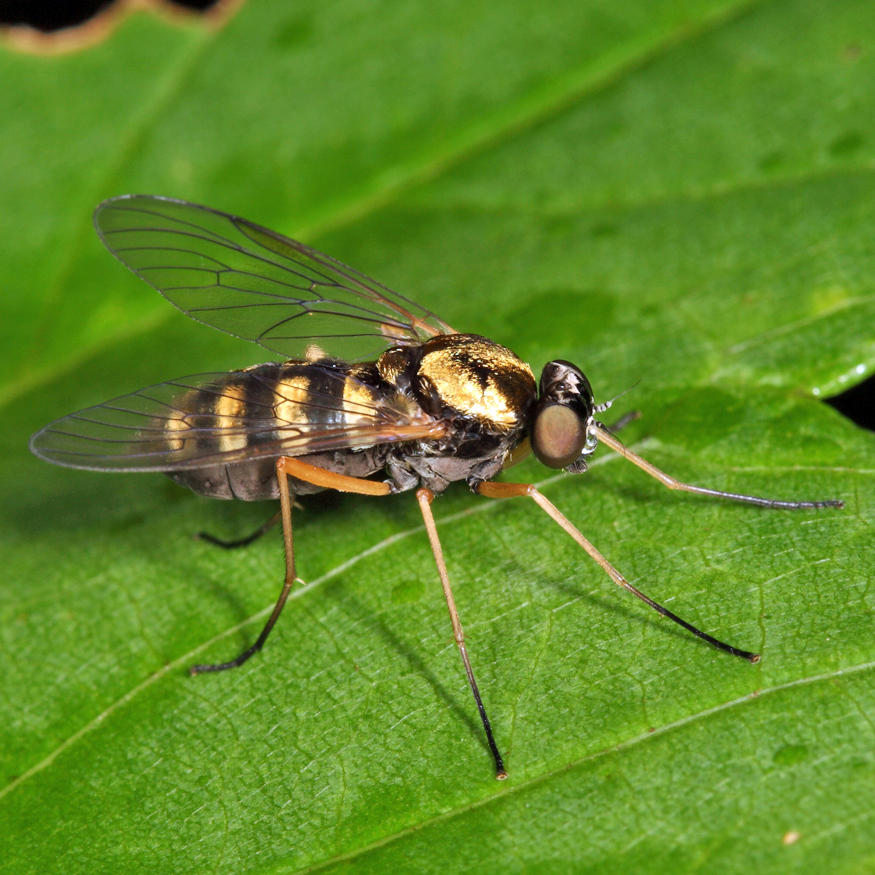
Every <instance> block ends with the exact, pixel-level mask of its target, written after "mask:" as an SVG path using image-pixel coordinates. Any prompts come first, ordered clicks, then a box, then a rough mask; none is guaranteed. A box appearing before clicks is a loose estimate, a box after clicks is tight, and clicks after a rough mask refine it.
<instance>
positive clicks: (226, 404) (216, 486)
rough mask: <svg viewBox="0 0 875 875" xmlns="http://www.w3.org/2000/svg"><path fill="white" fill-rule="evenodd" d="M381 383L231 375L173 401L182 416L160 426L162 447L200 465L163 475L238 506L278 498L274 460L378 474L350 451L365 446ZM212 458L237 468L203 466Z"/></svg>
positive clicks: (284, 370)
mask: <svg viewBox="0 0 875 875" xmlns="http://www.w3.org/2000/svg"><path fill="white" fill-rule="evenodd" d="M372 372H373V373H372ZM380 383H381V381H380V380H379V377H378V376H376V372H375V371H374V370H373V369H372V368H369V366H343V365H334V364H331V365H328V364H316V363H310V362H286V363H284V364H263V365H256V366H254V367H252V368H248V369H246V370H243V371H234V372H231V373H229V374H227V375H225V376H223V377H221V378H220V379H217V380H215V381H214V382H212V383H209V384H207V385H205V386H202V387H199V388H197V389H194V390H191V391H189V392H188V393H186V394H185V395H183V396H182V397H181V398H180V399H179V400H178V402H177V404H178V407H179V409H180V413H184V415H183V416H181V417H179V418H175V419H171V420H168V421H167V422H166V423H165V425H164V436H165V441H166V444H167V447H168V449H170V450H172V451H173V452H174V454H175V455H177V456H179V457H180V458H181V459H183V460H184V459H185V458H186V457H188V458H189V459H192V460H194V459H197V460H203V462H205V463H207V464H205V465H203V466H200V465H199V466H198V467H182V468H181V469H180V470H176V471H168V472H167V473H168V475H169V476H170V477H171V478H172V479H173V480H175V481H176V482H177V483H180V484H182V485H183V486H187V487H188V488H189V489H192V490H193V491H194V492H196V493H198V494H199V495H205V496H209V497H211V498H227V499H231V498H238V499H242V500H244V501H261V500H266V499H275V498H278V496H279V492H278V488H277V482H276V473H275V467H274V465H275V462H276V459H277V458H278V457H279V456H318V463H319V464H320V466H321V467H326V468H329V469H330V470H337V471H341V472H345V471H350V472H351V471H352V470H355V472H356V474H355V476H367V475H368V474H371V473H373V472H374V471H375V470H377V469H379V467H380V464H379V463H378V462H376V461H374V460H375V459H376V455H377V454H375V453H373V452H366V453H362V452H356V453H353V452H352V449H353V447H355V448H356V449H364V448H366V447H367V446H368V444H367V434H368V432H369V431H370V430H371V429H372V428H373V424H374V422H375V419H376V414H377V413H378V411H379V409H380V404H381V403H382V402H384V401H385V395H386V388H384V387H383V386H381V385H380ZM326 449H330V450H331V452H329V453H326V452H325V450H326ZM213 456H215V457H219V456H222V457H224V458H232V459H233V458H235V457H236V458H239V461H228V462H222V463H219V464H215V465H210V464H208V461H209V459H210V457H213ZM183 464H184V462H183ZM292 485H293V488H294V491H296V492H299V493H300V492H306V491H315V490H314V487H312V486H310V487H308V486H306V485H305V484H297V483H293V484H292Z"/></svg>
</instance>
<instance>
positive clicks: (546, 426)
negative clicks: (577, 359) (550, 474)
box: [530, 359, 603, 474]
mask: <svg viewBox="0 0 875 875" xmlns="http://www.w3.org/2000/svg"><path fill="white" fill-rule="evenodd" d="M602 409H603V408H602V407H601V406H600V405H596V404H594V403H593V396H592V387H591V386H590V384H589V380H587V378H586V375H585V374H584V373H583V371H581V370H580V368H578V367H577V366H576V365H573V364H571V362H566V361H562V360H561V359H557V360H556V361H552V362H548V363H547V364H546V365H544V370H543V371H541V383H540V389H539V392H538V401H537V403H536V404H535V407H534V410H533V412H532V416H531V429H530V436H531V442H532V451H533V452H534V454H535V456H536V457H537V458H538V461H540V462H541V464H543V465H546V466H547V467H548V468H564V469H565V470H566V471H569V472H571V473H573V474H576V473H578V472H580V471H585V470H586V457H587V456H589V455H590V454H592V453H593V452H594V451H595V448H596V446H597V444H598V440H597V438H596V436H595V434H594V433H593V432H592V426H593V425H594V423H595V419H594V418H593V414H594V413H596V412H601V410H602Z"/></svg>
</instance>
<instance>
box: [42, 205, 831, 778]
mask: <svg viewBox="0 0 875 875" xmlns="http://www.w3.org/2000/svg"><path fill="white" fill-rule="evenodd" d="M94 224H95V227H96V229H97V233H98V234H99V236H100V238H101V240H102V241H103V243H104V244H105V245H106V247H107V249H109V251H110V252H111V253H112V254H113V255H115V257H116V258H118V259H119V261H121V262H122V263H123V264H124V265H126V266H127V267H128V268H130V269H131V270H132V271H133V272H134V273H135V274H137V276H139V277H141V278H142V279H144V280H145V281H146V282H147V283H149V284H150V285H152V286H154V287H155V288H156V289H158V291H159V292H161V294H162V295H164V297H165V298H167V299H168V300H169V301H170V302H171V303H172V304H174V305H175V306H176V307H178V308H179V309H180V310H182V312H183V313H185V314H186V315H187V316H190V317H191V318H192V319H196V320H197V321H199V322H203V323H205V324H206V325H211V326H213V327H214V328H218V329H219V330H221V331H225V332H227V333H229V334H233V335H236V336H237V337H243V338H246V339H247V340H252V341H254V342H255V343H258V344H260V345H261V346H262V347H264V348H265V349H267V350H270V351H271V352H273V353H277V354H279V355H280V356H281V357H282V361H280V362H270V363H266V364H261V365H255V366H253V367H250V368H245V369H244V370H239V371H231V372H230V373H213V374H198V375H196V376H193V377H184V378H182V379H178V380H170V381H168V382H166V383H159V384H158V385H155V386H150V387H148V388H145V389H140V390H139V391H137V392H133V393H131V394H129V395H122V396H120V397H118V398H115V399H113V400H111V401H107V402H106V403H104V404H99V405H97V406H96V407H89V408H87V409H85V410H81V411H79V412H78V413H72V414H70V415H69V416H65V417H63V418H62V419H58V420H56V421H54V422H52V423H50V424H49V425H47V426H46V427H45V428H43V429H42V430H41V431H39V432H37V433H36V434H35V435H34V436H33V437H32V438H31V442H30V448H31V450H32V451H33V452H34V453H35V454H36V455H37V456H39V457H40V458H42V459H45V460H46V461H48V462H53V463H55V464H58V465H66V466H68V467H71V468H85V469H90V470H95V471H153V472H163V473H165V474H167V475H168V476H170V477H171V478H172V479H173V480H175V481H176V482H177V483H180V484H182V485H183V486H187V487H188V488H189V489H192V490H193V491H194V492H196V493H198V494H199V495H205V496H209V497H212V498H225V499H231V498H238V499H242V500H244V501H259V500H263V499H277V498H278V499H279V501H280V511H279V518H280V519H281V521H282V529H283V541H284V546H285V565H286V569H285V579H284V582H283V586H282V589H281V591H280V594H279V597H278V599H277V601H276V605H275V607H274V609H273V612H272V613H271V615H270V618H269V619H268V621H267V623H266V624H265V626H264V628H263V629H262V631H261V634H260V635H259V636H258V638H257V639H256V641H255V642H254V643H253V644H252V645H251V646H250V647H248V648H247V649H246V650H244V651H243V652H242V653H240V654H239V655H238V656H236V657H235V658H234V659H231V660H229V661H228V662H222V663H217V664H210V665H195V666H192V667H191V669H190V672H191V673H192V674H200V673H203V672H215V671H223V670H225V669H230V668H235V667H237V666H239V665H242V664H243V663H244V662H246V660H248V659H249V658H250V657H251V656H252V655H253V654H254V653H256V652H258V651H259V650H260V649H261V648H262V646H263V645H264V642H265V641H266V640H267V637H268V635H269V634H270V631H271V629H272V628H273V626H274V624H275V623H276V621H277V619H278V618H279V615H280V613H281V612H282V609H283V606H284V605H285V602H286V599H287V598H288V595H289V592H290V591H291V588H292V586H293V584H294V581H295V580H296V574H295V558H294V549H293V541H292V497H293V496H294V495H301V494H307V493H312V492H318V491H320V490H323V489H334V490H338V491H340V492H354V493H360V494H363V495H374V496H380V495H391V494H393V493H396V492H406V491H409V490H415V495H416V500H417V503H418V505H419V509H420V512H421V513H422V518H423V521H424V523H425V530H426V532H427V534H428V539H429V542H430V544H431V549H432V552H433V554H434V559H435V563H436V565H437V570H438V575H439V577H440V581H441V585H442V587H443V592H444V597H445V598H446V602H447V607H448V609H449V613H450V620H451V623H452V627H453V636H454V639H455V642H456V646H457V647H458V650H459V654H460V656H461V658H462V663H463V665H464V668H465V674H466V675H467V678H468V683H469V685H470V687H471V692H472V693H473V696H474V701H475V703H476V706H477V710H478V712H479V714H480V720H481V722H482V723H483V729H484V731H485V734H486V741H487V744H488V745H489V749H490V751H491V753H492V757H493V760H494V762H495V773H496V777H497V778H499V779H503V778H505V777H507V772H506V771H505V766H504V761H503V759H502V756H501V753H500V751H499V748H498V745H497V743H496V741H495V738H494V735H493V732H492V727H491V725H490V722H489V718H488V717H487V715H486V710H485V708H484V707H483V702H482V700H481V698H480V693H479V691H478V689H477V682H476V681H475V679H474V672H473V670H472V668H471V661H470V659H469V657H468V652H467V649H466V647H465V639H464V635H463V633H462V624H461V622H460V620H459V614H458V611H457V610H456V604H455V600H454V598H453V593H452V589H451V588H450V581H449V577H448V575H447V569H446V564H445V562H444V557H443V551H442V549H441V544H440V540H439V538H438V533H437V528H436V527H435V522H434V517H433V516H432V511H431V503H432V501H433V499H434V497H435V496H436V495H438V494H440V493H441V492H443V491H444V490H445V489H446V488H447V486H448V485H449V484H450V483H453V482H455V481H458V480H462V481H464V482H465V483H467V485H468V487H469V488H470V489H471V490H472V491H473V492H475V493H477V494H479V495H482V496H485V497H487V498H514V497H528V498H531V499H532V500H533V501H534V502H535V503H536V504H537V505H538V506H539V507H540V508H541V509H542V510H543V511H544V512H545V513H546V514H547V515H548V516H549V517H550V518H551V519H552V520H553V521H554V522H555V523H557V524H558V525H559V526H560V527H561V528H562V529H563V530H564V531H565V532H566V533H567V534H568V535H570V536H571V537H572V538H573V539H574V540H575V541H576V542H577V543H578V544H579V545H580V546H581V547H582V548H583V549H584V550H585V551H586V552H587V553H588V554H589V556H590V557H591V558H592V559H594V560H595V561H596V562H597V563H598V564H599V565H600V566H601V567H602V568H603V569H604V570H605V572H607V574H608V575H609V576H610V578H611V579H612V580H613V581H614V583H616V584H617V585H618V586H620V587H622V588H623V589H625V590H627V591H629V592H630V593H632V595H634V596H636V597H637V598H639V599H641V600H642V601H643V602H645V603H646V604H648V605H649V606H650V607H651V608H653V609H654V610H655V611H657V612H658V613H660V614H662V615H663V616H665V617H668V618H669V619H670V620H673V621H674V622H675V623H677V624H679V625H680V626H683V628H684V629H687V630H688V631H689V632H692V633H693V634H694V635H696V636H698V637H699V638H701V639H703V640H705V641H707V642H708V643H709V644H712V645H713V646H714V647H716V648H718V649H720V650H722V651H725V652H726V653H730V654H732V655H733V656H738V657H741V658H742V659H746V660H748V661H749V662H757V661H758V660H759V656H758V655H757V654H755V653H751V652H749V651H746V650H740V649H738V648H736V647H733V646H732V645H730V644H726V643H724V642H723V641H719V640H717V639H716V638H714V637H712V636H711V635H709V634H708V633H706V632H703V631H701V630H699V629H697V628H696V627H695V626H692V625H691V624H690V623H688V622H686V621H685V620H683V619H681V618H680V617H678V616H677V615H675V614H673V613H672V612H671V611H669V610H668V609H667V608H665V607H663V606H662V605H660V604H658V603H657V602H655V601H653V600H652V599H651V598H649V597H648V596H646V595H645V594H644V593H643V592H641V591H640V590H638V589H637V588H636V587H634V586H633V585H632V584H631V583H629V581H628V580H626V578H625V577H623V575H622V574H620V572H619V571H617V569H616V568H614V567H613V565H611V563H610V562H609V561H608V560H607V559H606V558H605V557H604V556H603V555H602V554H601V553H600V552H599V551H598V550H597V549H596V548H595V547H594V546H593V545H592V544H591V543H590V542H589V540H587V539H586V538H585V537H584V536H583V535H582V534H581V532H580V531H578V529H577V528H576V527H575V526H574V525H573V524H572V523H571V522H570V521H569V520H568V519H567V518H566V517H565V516H563V514H562V513H560V511H559V510H558V509H557V508H556V507H555V506H554V505H553V504H552V503H551V502H550V501H549V500H548V499H547V498H545V497H544V496H543V495H542V494H541V493H540V492H539V491H538V490H537V489H536V488H535V487H534V486H533V485H532V484H528V483H507V482H497V481H495V480H494V479H493V478H494V477H495V476H496V475H497V474H499V472H501V470H502V469H503V468H505V467H508V466H509V465H510V464H511V463H512V462H515V461H517V460H518V459H519V458H520V457H521V456H523V455H526V454H527V453H528V452H529V451H531V452H533V453H534V455H535V456H536V457H537V458H538V460H539V461H540V462H542V463H543V464H544V465H546V466H547V467H548V468H553V469H564V470H566V471H568V472H571V473H580V472H582V471H585V470H586V466H587V459H588V458H589V456H591V455H592V453H593V452H594V451H595V449H596V447H597V446H598V444H599V443H602V444H605V445H606V446H607V447H609V448H610V449H612V450H614V451H615V452H617V453H619V454H620V455H621V456H623V457H624V458H626V459H628V460H629V461H630V462H632V463H633V464H634V465H637V466H638V467H639V468H641V469H642V470H643V471H645V472H646V473H647V474H649V475H650V476H652V477H655V478H656V479H657V480H659V481H660V482H661V483H662V484H664V485H665V486H667V487H668V488H669V489H676V490H682V491H684V492H693V493H697V494H700V495H710V496H716V497H718V498H726V499H731V500H733V501H741V502H746V503H748V504H755V505H760V506H761V507H768V508H789V509H800V508H820V507H842V506H843V503H842V502H841V501H835V500H829V501H779V500H775V499H769V498H758V497H756V496H752V495H741V494H737V493H732V492H721V491H718V490H715V489H706V488H704V487H701V486H693V485H691V484H688V483H682V482H680V481H679V480H676V479H675V478H674V477H671V476H670V475H668V474H666V473H664V472H663V471H661V470H659V469H658V468H656V467H655V466H654V465H652V464H650V463H649V462H647V461H646V460H645V459H643V458H641V457H640V456H638V455H637V454H636V453H633V452H632V451H631V450H629V449H627V448H626V447H624V446H623V445H622V444H621V443H620V441H618V440H617V438H616V437H615V436H614V435H613V433H612V432H611V431H610V430H609V429H608V428H607V427H606V426H605V425H604V424H603V423H602V422H600V421H599V419H598V418H597V416H598V415H599V414H601V413H603V412H604V411H605V410H606V409H607V407H608V406H609V405H608V404H601V405H599V404H595V403H594V397H593V392H592V388H591V387H590V384H589V381H588V380H587V378H586V376H585V375H584V374H583V372H582V371H581V370H580V368H578V367H577V366H576V365H573V364H572V363H570V362H567V361H563V360H561V359H557V360H555V361H551V362H549V363H548V364H547V365H546V366H545V367H544V369H543V371H542V372H541V375H540V380H539V381H538V382H537V383H536V381H535V377H534V374H533V373H532V370H531V368H530V367H529V365H527V364H526V363H525V362H523V361H522V360H521V359H519V358H518V357H517V356H516V355H515V354H514V353H513V352H511V350H509V349H507V348H506V347H504V346H501V345H500V344H498V343H495V342H493V341H491V340H488V339H487V338H485V337H481V336H479V335H476V334H460V333H458V332H456V331H455V330H453V329H452V328H451V327H450V326H449V325H447V323H446V322H443V321H442V320H441V319H439V318H438V317H436V316H435V315H434V314H433V313H430V312H429V311H428V310H426V309H424V308H423V307H420V306H419V305H418V304H416V303H414V302H413V301H411V300H408V299H407V298H405V297H403V296H401V295H399V294H397V293H396V292H393V291H391V290H390V289H388V288H386V287H385V286H382V285H380V284H379V283H376V282H374V281H373V280H370V279H368V278H367V277H365V276H363V275H362V274H360V273H358V272H357V271H355V270H353V269H352V268H349V267H347V266H346V265H344V264H341V263H340V262H339V261H335V260H334V259H333V258H330V257H329V256H327V255H323V254H322V253H320V252H317V251H316V250H314V249H311V248H309V247H308V246H305V245H303V244H302V243H298V242H297V241H295V240H290V239H289V238H287V237H283V236H282V235H280V234H277V233H276V232H274V231H270V230H268V229H267V228H263V227H261V226H260V225H256V224H254V223H252V222H249V221H246V220H245V219H241V218H238V217H237V216H232V215H229V214H227V213H222V212H219V211H218V210H213V209H209V208H207V207H202V206H197V205H195V204H191V203H186V202H185V201H179V200H173V199H170V198H163V197H153V196H147V195H126V196H123V197H117V198H112V199H110V200H107V201H104V202H103V203H102V204H100V206H98V208H97V210H96V211H95V214H94ZM268 527H269V524H266V525H265V526H263V527H262V528H261V529H260V530H259V531H258V532H256V533H254V534H253V535H252V536H250V538H246V539H242V540H241V541H239V542H218V543H220V544H223V546H239V545H240V544H243V543H248V542H249V541H251V540H254V538H255V537H257V536H258V535H259V534H261V533H263V531H265V530H266V529H267V528H268ZM210 540H213V541H216V539H212V538H211V539H210Z"/></svg>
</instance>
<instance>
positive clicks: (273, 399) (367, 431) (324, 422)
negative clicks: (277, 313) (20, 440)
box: [30, 365, 446, 471]
mask: <svg viewBox="0 0 875 875" xmlns="http://www.w3.org/2000/svg"><path fill="white" fill-rule="evenodd" d="M270 367H273V368H278V367H279V366H270ZM313 367H318V366H312V365H311V366H310V368H311V369H312V368H313ZM263 368H264V366H262V369H263ZM320 375H321V378H322V385H323V387H324V390H323V391H315V392H314V391H312V389H309V388H308V389H306V390H304V389H298V388H295V386H294V385H282V384H280V385H277V383H276V380H275V379H274V378H273V377H272V376H271V374H270V373H257V372H255V373H254V372H251V371H249V372H247V371H240V372H232V373H231V374H227V373H225V374H197V375H195V376H191V377H183V378H181V379H178V380H170V381H168V382H166V383H159V384H157V385H155V386H149V387H147V388H145V389H140V390H139V391H137V392H132V393H131V394H130V395H122V396H120V397H119V398H114V399H112V400H111V401H107V402H106V403H104V404H98V405H96V406H95V407H88V408H86V409H84V410H80V411H79V412H78V413H72V414H70V415H69V416H65V417H63V418H61V419H57V420H55V421H54V422H51V423H49V424H48V425H47V426H45V428H43V429H42V430H41V431H39V432H37V433H36V434H35V435H34V436H33V437H32V438H31V441H30V449H31V451H32V452H33V453H35V454H36V455H37V456H39V457H40V458H42V459H45V460H46V461H48V462H53V463H55V464H57V465H64V466H66V467H69V468H85V469H89V470H95V471H181V470H186V469H191V468H205V467H209V466H211V465H216V464H231V463H235V462H243V461H247V460H251V459H259V458H271V457H278V456H282V455H288V456H299V455H303V454H306V453H315V452H322V451H326V450H340V449H351V448H364V447H370V446H374V445H376V444H381V443H393V442H399V441H408V440H420V439H427V438H439V437H441V436H443V435H444V434H445V432H446V427H445V426H444V425H443V424H442V423H441V422H440V421H438V420H435V419H433V418H432V417H430V416H428V415H426V414H424V413H422V412H421V411H420V410H419V409H418V408H416V407H415V406H412V405H411V403H410V402H409V401H408V400H407V399H406V398H404V396H402V395H396V396H394V397H392V396H390V397H384V398H382V399H381V400H380V401H379V402H372V401H368V400H365V399H366V398H367V397H368V393H369V391H370V392H371V397H373V394H372V390H369V389H368V387H366V386H364V384H361V388H362V391H361V392H356V391H354V389H355V380H354V378H351V377H348V376H346V377H345V376H344V374H343V372H342V371H335V370H333V369H331V368H327V367H326V368H321V369H320ZM333 380H337V381H340V382H342V383H344V386H341V387H339V388H335V387H333V386H332V385H331V381H333ZM326 381H327V382H326ZM350 386H352V387H353V391H350ZM344 389H345V391H344Z"/></svg>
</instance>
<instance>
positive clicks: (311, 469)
mask: <svg viewBox="0 0 875 875" xmlns="http://www.w3.org/2000/svg"><path fill="white" fill-rule="evenodd" d="M289 477H294V478H296V479H297V480H304V481H306V482H307V483H312V484H314V485H315V486H322V487H324V488H325V489H336V490H337V491H339V492H358V493H360V494H362V495H388V494H389V492H391V488H390V486H389V484H388V483H376V482H374V481H373V480H361V479H359V478H358V477H347V476H345V475H344V474H334V473H333V472H331V471H326V470H325V469H324V468H317V467H316V466H315V465H308V464H307V463H306V462H302V461H300V460H299V459H291V458H287V457H285V456H283V457H281V458H279V459H277V461H276V479H277V483H278V484H279V493H280V511H279V516H280V519H282V523H283V544H284V546H285V553H286V575H285V580H284V581H283V587H282V589H281V590H280V594H279V598H278V599H277V600H276V604H275V605H274V608H273V611H271V614H270V617H268V620H267V622H266V623H265V624H264V628H263V629H262V630H261V634H260V635H259V636H258V638H257V639H256V641H255V643H254V644H253V645H252V646H250V647H247V648H246V650H244V651H243V652H242V653H241V654H239V655H238V656H236V657H235V658H234V659H232V660H229V661H228V662H219V663H215V664H207V665H193V666H191V668H189V670H188V671H189V674H204V673H206V672H211V671H225V669H229V668H237V666H239V665H243V663H244V662H246V660H247V659H249V657H250V656H252V655H253V654H255V653H258V651H259V650H261V648H262V647H264V642H265V641H267V636H268V635H270V632H271V629H273V627H274V624H275V623H276V621H277V620H278V619H279V615H280V614H281V613H282V611H283V607H284V606H285V603H286V599H288V597H289V593H290V592H291V590H292V585H293V584H294V582H295V551H294V545H293V542H292V500H291V496H290V494H289V482H288V478H289Z"/></svg>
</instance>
